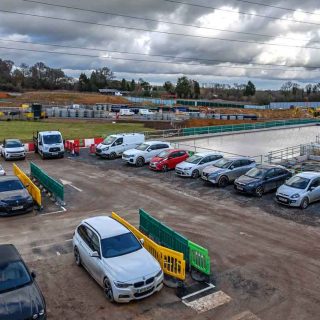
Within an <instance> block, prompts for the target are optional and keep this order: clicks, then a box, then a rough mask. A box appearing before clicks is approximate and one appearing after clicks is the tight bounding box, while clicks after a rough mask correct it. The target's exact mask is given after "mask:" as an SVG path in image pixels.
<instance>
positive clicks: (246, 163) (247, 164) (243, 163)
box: [240, 159, 252, 166]
mask: <svg viewBox="0 0 320 320" xmlns="http://www.w3.org/2000/svg"><path fill="white" fill-rule="evenodd" d="M240 162H241V166H249V165H250V164H251V163H252V161H251V160H249V159H242V160H241V161H240Z"/></svg>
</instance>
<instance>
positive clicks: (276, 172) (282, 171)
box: [274, 168, 287, 177]
mask: <svg viewBox="0 0 320 320" xmlns="http://www.w3.org/2000/svg"><path fill="white" fill-rule="evenodd" d="M274 170H275V175H276V176H277V177H278V176H282V175H284V174H286V173H287V172H286V171H285V170H283V169H281V168H275V169H274Z"/></svg>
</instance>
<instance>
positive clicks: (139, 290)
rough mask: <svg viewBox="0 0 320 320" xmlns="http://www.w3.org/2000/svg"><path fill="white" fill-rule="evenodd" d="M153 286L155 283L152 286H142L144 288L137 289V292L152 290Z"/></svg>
mask: <svg viewBox="0 0 320 320" xmlns="http://www.w3.org/2000/svg"><path fill="white" fill-rule="evenodd" d="M152 287H153V285H151V286H149V287H145V288H142V289H137V293H142V292H145V291H148V290H150V289H151V288H152Z"/></svg>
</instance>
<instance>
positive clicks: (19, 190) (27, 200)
mask: <svg viewBox="0 0 320 320" xmlns="http://www.w3.org/2000/svg"><path fill="white" fill-rule="evenodd" d="M32 210H33V199H32V197H31V196H30V194H29V192H28V191H27V189H26V188H25V187H24V185H23V184H22V183H21V181H20V180H19V179H18V178H17V177H16V176H3V177H0V216H11V215H15V214H20V213H26V212H29V211H32Z"/></svg>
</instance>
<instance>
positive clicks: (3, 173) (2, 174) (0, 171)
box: [0, 165, 6, 176]
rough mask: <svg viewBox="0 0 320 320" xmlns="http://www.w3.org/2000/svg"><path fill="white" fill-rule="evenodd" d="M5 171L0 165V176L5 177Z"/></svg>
mask: <svg viewBox="0 0 320 320" xmlns="http://www.w3.org/2000/svg"><path fill="white" fill-rule="evenodd" d="M5 175H6V171H5V170H4V169H3V167H2V166H1V165H0V176H5Z"/></svg>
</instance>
